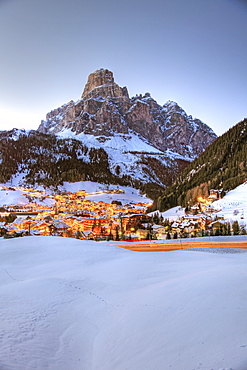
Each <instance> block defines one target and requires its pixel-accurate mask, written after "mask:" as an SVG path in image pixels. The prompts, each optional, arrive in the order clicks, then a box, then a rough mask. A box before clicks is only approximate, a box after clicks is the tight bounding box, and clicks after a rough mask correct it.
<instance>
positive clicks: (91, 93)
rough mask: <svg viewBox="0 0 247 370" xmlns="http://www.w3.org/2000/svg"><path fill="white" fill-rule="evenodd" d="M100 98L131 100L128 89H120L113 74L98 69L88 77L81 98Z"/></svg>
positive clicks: (106, 70)
mask: <svg viewBox="0 0 247 370" xmlns="http://www.w3.org/2000/svg"><path fill="white" fill-rule="evenodd" d="M98 96H104V97H106V98H108V97H111V98H117V97H126V98H129V95H128V91H127V88H126V87H123V88H121V87H119V86H118V85H117V84H116V83H115V82H114V77H113V73H112V72H111V71H109V70H108V69H103V68H101V69H98V70H97V71H95V72H93V73H91V74H90V75H89V76H88V80H87V83H86V85H85V88H84V91H83V93H82V96H81V98H82V99H90V98H94V97H98Z"/></svg>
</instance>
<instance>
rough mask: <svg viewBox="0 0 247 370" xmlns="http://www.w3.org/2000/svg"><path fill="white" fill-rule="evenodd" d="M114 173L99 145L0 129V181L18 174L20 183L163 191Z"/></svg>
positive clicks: (158, 170)
mask: <svg viewBox="0 0 247 370" xmlns="http://www.w3.org/2000/svg"><path fill="white" fill-rule="evenodd" d="M181 162H183V161H181ZM159 163H160V162H158V164H159ZM186 164H187V162H186V163H185V164H183V163H182V164H179V161H178V169H177V170H179V168H180V166H183V165H186ZM143 165H144V166H145V163H144V161H143ZM152 167H153V171H157V172H159V176H160V177H165V173H166V174H168V172H169V169H166V168H165V167H164V168H162V169H161V167H160V166H158V165H157V163H150V164H149V168H150V171H151V168H152ZM156 167H157V168H156ZM147 170H148V169H147ZM174 173H175V172H174ZM118 175H119V174H118V173H117V171H116V173H112V171H111V170H110V168H109V159H108V154H107V153H106V151H105V150H104V149H103V148H88V147H87V146H85V145H83V144H82V143H81V142H80V141H79V140H76V139H61V138H59V137H57V136H55V135H50V134H49V135H46V134H42V133H39V132H37V131H30V132H29V133H27V132H25V131H23V132H22V131H20V130H15V129H14V130H11V131H2V132H0V183H6V182H8V181H10V180H11V179H13V176H18V177H19V178H22V183H26V184H30V185H34V184H41V185H44V186H47V187H49V186H52V187H57V186H58V185H62V184H63V182H64V181H68V182H76V181H84V180H90V181H96V182H100V183H106V184H119V185H122V186H132V187H135V188H138V189H141V190H142V191H143V192H145V193H147V194H149V196H150V197H154V194H156V193H158V194H159V193H160V194H161V192H163V191H164V186H162V185H159V184H158V183H148V182H147V183H143V182H141V181H139V180H138V179H135V178H133V177H131V176H129V175H126V174H121V176H118ZM173 176H174V174H173ZM157 178H158V177H157ZM170 178H172V175H171V176H170Z"/></svg>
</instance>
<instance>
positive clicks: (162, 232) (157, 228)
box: [152, 225, 166, 239]
mask: <svg viewBox="0 0 247 370" xmlns="http://www.w3.org/2000/svg"><path fill="white" fill-rule="evenodd" d="M152 235H153V237H154V238H157V239H166V228H165V226H162V225H153V226H152Z"/></svg>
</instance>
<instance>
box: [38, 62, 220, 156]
mask: <svg viewBox="0 0 247 370" xmlns="http://www.w3.org/2000/svg"><path fill="white" fill-rule="evenodd" d="M65 129H70V130H71V131H73V132H74V133H75V135H78V134H80V133H84V134H90V135H94V136H96V137H98V136H100V137H101V139H102V136H106V137H111V136H114V135H115V134H123V135H127V136H126V137H129V135H130V134H131V133H132V132H134V133H135V134H137V135H139V137H141V138H143V139H144V140H145V142H148V143H149V144H150V145H152V146H153V147H155V148H157V149H159V150H161V151H167V150H171V151H173V152H176V153H178V154H179V155H181V156H184V157H186V158H191V159H194V158H195V157H197V156H198V155H199V154H200V153H202V152H203V151H204V149H205V148H206V147H207V146H208V145H209V144H211V143H212V142H213V141H214V140H215V139H216V135H215V133H214V132H213V131H212V129H211V128H210V127H208V126H207V125H206V124H204V123H203V122H201V121H200V120H199V119H193V118H192V117H191V116H188V115H187V114H186V113H185V111H184V110H183V109H182V108H180V107H179V106H178V105H177V103H175V102H171V101H168V102H167V103H166V104H164V105H163V106H161V105H159V104H158V103H157V102H156V101H155V100H154V99H153V98H152V97H151V96H150V94H149V93H146V94H145V95H144V96H142V95H139V96H135V97H133V98H129V95H128V91H127V88H126V87H123V88H122V87H119V86H118V85H117V84H116V83H115V82H114V77H113V73H112V72H111V71H109V70H107V69H99V70H97V71H95V72H93V73H91V74H90V75H89V77H88V81H87V84H86V86H85V88H84V91H83V93H82V96H81V99H80V100H79V101H77V102H73V101H70V102H69V103H67V104H64V105H63V106H62V107H60V108H58V109H55V110H53V111H51V112H50V113H48V114H47V116H46V121H42V123H41V125H40V126H39V128H38V131H39V132H42V133H53V134H56V133H59V132H61V131H63V130H65Z"/></svg>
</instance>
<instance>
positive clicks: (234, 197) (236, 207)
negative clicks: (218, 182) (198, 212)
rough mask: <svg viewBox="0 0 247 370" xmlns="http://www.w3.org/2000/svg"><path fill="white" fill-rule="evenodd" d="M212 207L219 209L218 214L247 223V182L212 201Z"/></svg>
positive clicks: (227, 218) (230, 219)
mask: <svg viewBox="0 0 247 370" xmlns="http://www.w3.org/2000/svg"><path fill="white" fill-rule="evenodd" d="M212 207H213V208H214V209H215V210H217V211H218V213H217V215H218V216H224V218H225V219H226V220H229V221H238V222H239V223H240V224H241V223H243V224H245V225H247V182H245V183H244V184H242V185H239V186H238V187H236V188H235V189H233V190H231V191H229V192H228V193H227V194H226V195H225V196H224V197H223V198H222V199H219V200H217V201H215V202H214V203H212Z"/></svg>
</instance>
